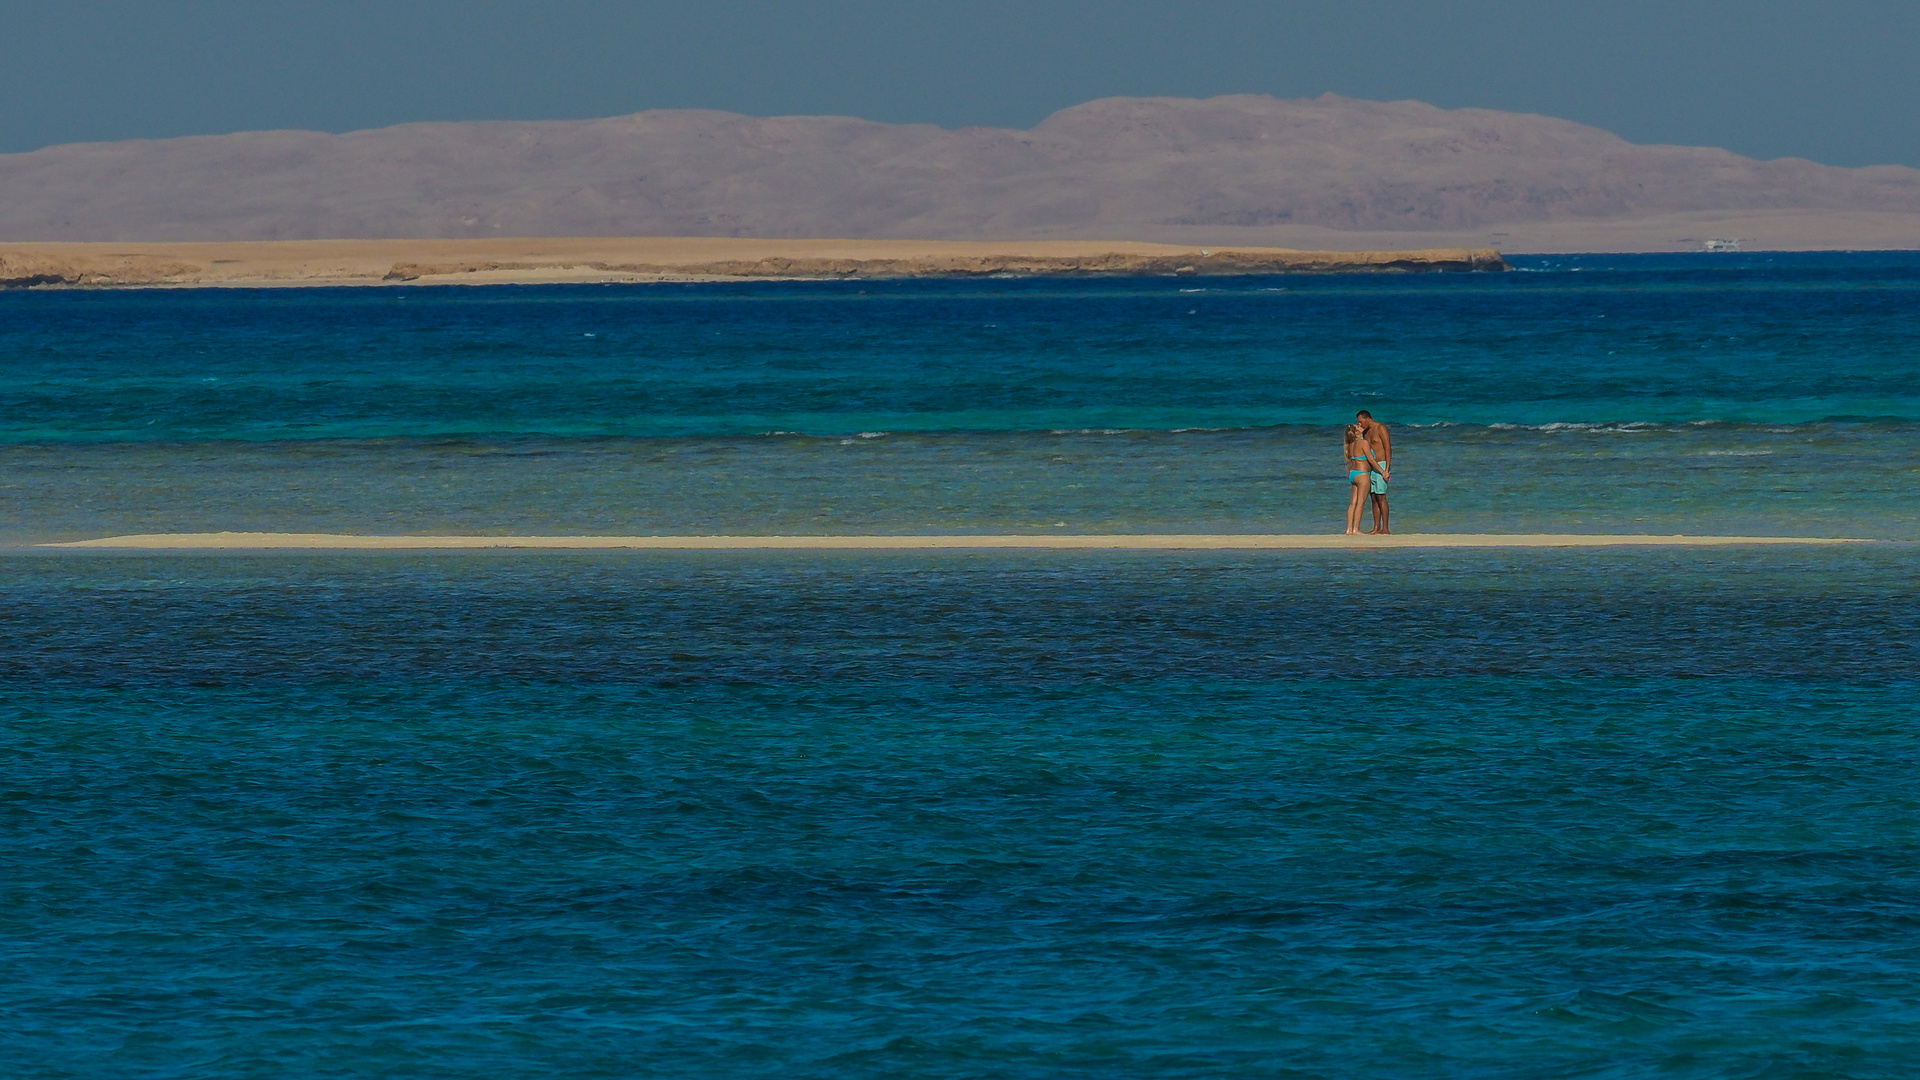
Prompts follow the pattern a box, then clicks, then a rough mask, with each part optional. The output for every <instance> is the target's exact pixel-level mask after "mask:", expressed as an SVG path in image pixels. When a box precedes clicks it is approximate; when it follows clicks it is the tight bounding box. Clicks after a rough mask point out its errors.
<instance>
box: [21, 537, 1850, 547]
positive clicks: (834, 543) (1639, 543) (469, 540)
mask: <svg viewBox="0 0 1920 1080" xmlns="http://www.w3.org/2000/svg"><path fill="white" fill-rule="evenodd" d="M1863 542H1865V541H1863V540H1860V539H1855V538H1845V537H1815V536H1645V535H1607V534H1582V533H1396V534H1394V535H1392V536H1343V535H1339V534H1332V535H1318V534H1299V533H1293V534H1288V533H1230V534H1213V533H1187V534H1131V533H1117V534H1107V535H1092V536H1088V535H1072V534H1036V535H1030V536H1029V535H1019V536H966V535H947V536H354V535H347V534H342V533H250V532H218V533H145V534H140V535H135V536H108V537H103V538H101V539H98V540H78V541H74V542H71V543H65V544H41V545H38V546H40V547H57V548H136V549H141V550H154V551H186V550H204V549H222V550H265V549H286V548H299V549H330V550H383V551H384V550H445V549H465V548H575V549H578V548H599V549H604V548H633V549H642V550H654V551H926V550H939V549H977V548H1070V549H1081V550H1085V549H1099V550H1115V551H1181V550H1217V551H1264V550H1307V549H1325V548H1496V547H1497V548H1536V547H1736V546H1747V545H1757V544H1857V543H1863Z"/></svg>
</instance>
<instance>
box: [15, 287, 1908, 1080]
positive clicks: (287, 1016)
mask: <svg viewBox="0 0 1920 1080" xmlns="http://www.w3.org/2000/svg"><path fill="white" fill-rule="evenodd" d="M1516 261H1517V262H1519V263H1520V264H1521V266H1522V267H1523V270H1524V272H1521V273H1515V274H1508V275H1474V276H1470V277H1431V278H1429V277H1420V278H1401V277H1395V278H1295V277H1289V278H1268V279H1248V280H1234V281H1225V282H1205V283H1202V284H1203V285H1204V288H1205V290H1206V291H1204V292H1183V291H1181V288H1182V287H1186V288H1193V287H1198V286H1195V285H1193V284H1191V283H1185V282H1181V283H1174V284H1168V283H1157V282H1145V283H1143V282H1097V281H1096V282H1066V283H1062V282H1024V281H972V282H944V283H943V282H932V283H930V282H909V283H896V284H875V283H866V284H845V283H836V284H777V283H758V284H753V285H737V286H735V285H720V286H711V285H706V286H666V287H617V288H598V287H596V288H574V287H539V288H481V289H460V288H445V289H427V288H392V289H367V290H280V291H259V292H230V293H229V292H160V291H156V292H98V293H96V292H32V293H13V294H0V440H4V441H3V442H0V541H4V542H6V543H10V544H13V545H15V546H13V547H11V548H6V549H0V927H4V933H0V1074H4V1075H7V1076H21V1077H34V1078H38V1077H96V1076H99V1077H106V1076H111V1077H135V1078H147V1077H151V1078H162V1077H165V1078H174V1077H228V1076H236V1077H251V1076H262V1077H264V1076H276V1077H277V1076H287V1075H303V1076H305V1075H313V1076H341V1077H414V1076H418V1077H462V1078H465V1077H475V1078H479V1077H487V1078H494V1077H505V1076H534V1075H567V1076H621V1077H624V1076H688V1077H692V1076H700V1077H713V1076H721V1077H725V1076H742V1077H756V1076H780V1077H792V1076H821V1077H867V1076H872V1077H879V1076H902V1075H910V1076H929V1077H941V1076H952V1077H962V1076H968V1077H971V1076H1010V1077H1065V1076H1086V1075H1117V1076H1139V1077H1188V1076H1192V1077H1224V1076H1235V1077H1239V1076H1299V1077H1396V1078H1397V1077H1432V1076H1454V1077H1542V1078H1545V1077H1567V1076H1582V1077H1656V1076H1662V1077H1664V1076H1676V1077H1729V1076H1731V1077H1749V1076H1750V1077H1768V1078H1774V1077H1815V1076H1822V1077H1824V1076H1846V1077H1905V1076H1909V1075H1912V1074H1913V1073H1914V1072H1915V1071H1916V1069H1920V991H1917V990H1916V987H1920V945H1916V944H1915V942H1916V941H1917V940H1920V938H1916V934H1915V932H1916V927H1920V869H1917V868H1920V858H1917V856H1920V847H1916V845H1917V844H1920V794H1916V793H1917V792H1920V756H1917V751H1920V746H1916V739H1917V737H1920V736H1917V735H1916V730H1917V729H1916V721H1920V715H1917V714H1920V709H1916V706H1915V705H1914V700H1915V698H1914V693H1915V690H1916V687H1917V686H1920V645H1917V644H1916V642H1920V599H1917V598H1916V596H1915V591H1914V588H1913V585H1912V582H1913V580H1914V578H1915V576H1916V575H1915V565H1914V564H1915V561H1916V560H1915V552H1916V550H1920V549H1917V548H1916V546H1915V545H1914V544H1913V542H1912V541H1914V540H1915V539H1916V538H1920V497H1917V496H1916V488H1915V479H1916V476H1917V475H1920V437H1916V433H1920V364H1917V363H1916V357H1920V350H1917V349H1916V346H1920V256H1913V255H1879V256H1735V257H1678V258H1676V257H1660V258H1655V257H1637V258H1636V257H1621V256H1604V257H1582V258H1578V259H1568V258H1562V257H1556V258H1551V259H1549V258H1538V259H1530V260H1516ZM589 334H591V335H592V336H591V337H589V336H587V335H589ZM1355 407H1366V408H1370V409H1372V410H1373V411H1374V412H1376V413H1377V414H1379V415H1380V416H1381V417H1382V419H1384V420H1386V421H1387V422H1388V423H1389V424H1392V425H1394V427H1395V432H1396V442H1395V446H1396V451H1397V456H1396V462H1395V465H1396V468H1395V473H1396V492H1395V499H1396V501H1395V509H1396V511H1398V513H1396V517H1395V524H1396V527H1397V528H1399V529H1401V530H1403V531H1471V530H1478V529H1498V530H1513V529H1526V530H1532V529H1556V528H1567V529H1578V530H1581V531H1599V532H1605V531H1621V532H1632V531H1662V532H1680V531H1685V532H1711V531H1741V532H1781V533H1807V534H1816V533H1817V534H1835V535H1856V536H1875V537H1885V538H1891V539H1892V540H1893V542H1890V543H1881V544H1876V545H1865V546H1859V547H1846V548H1804V549H1795V548H1760V549H1742V548H1726V549H1699V550H1680V549H1667V550H1661V549H1655V550H1638V551H1635V550H1626V549H1623V550H1616V551H1607V550H1584V551H1553V550H1538V551H1525V550H1522V551H1474V550H1454V551H1447V550H1427V551H1414V550H1403V551H1369V552H1261V553H1248V552H1239V553H1194V552H1189V553H1178V552H1166V553H1112V552H1107V553H1088V552H1079V553H1074V552H1034V553H1025V554H1022V553H998V554H970V553H965V552H946V553H874V554H858V553H758V554H751V553H681V554H671V553H643V552H603V553H584V552H574V553H568V552H544V553H541V552H507V551H495V552H472V553H439V554H436V553H311V554H300V553H286V554H246V555H221V554H208V553H202V554H165V553H152V554H132V553H112V552H99V551H90V552H73V551H50V550H47V549H34V548H31V547H25V546H20V545H23V544H25V543H27V542H30V541H37V540H42V539H66V538H77V537H81V536H89V535H107V534H113V533H124V532H143V531H164V530H173V529H192V530H202V529H220V528H264V529H321V530H329V531H382V532H407V531H440V530H458V531H479V532H513V531H541V532H563V531H588V532H616V531H641V532H678V531H716V530H724V531H768V532H835V531H846V530H862V531H868V530H870V531H892V532H915V531H926V530H940V531H969V530H981V531H999V530H1009V529H1020V530H1029V529H1030V530H1035V531H1039V530H1054V529H1065V530H1068V531H1080V530H1103V531H1104V530H1113V531H1158V530H1161V529H1168V528H1177V529H1181V530H1192V531H1212V530H1236V531H1237V530H1267V529H1272V530H1280V531H1292V530H1299V531H1331V530H1332V529H1333V528H1335V527H1337V524H1338V521H1339V513H1340V510H1341V508H1342V505H1341V504H1342V503H1343V502H1344V492H1343V485H1342V484H1341V482H1340V481H1341V480H1342V479H1343V475H1342V474H1341V473H1340V472H1339V470H1340V469H1341V468H1342V465H1341V462H1340V460H1339V459H1340V454H1339V449H1338V447H1339V442H1338V434H1337V428H1336V425H1337V424H1339V423H1340V422H1342V421H1344V420H1345V419H1346V418H1347V417H1348V416H1349V415H1350V414H1351V412H1352V410H1353V409H1354V408H1355ZM776 432H783V433H786V434H775V433H776Z"/></svg>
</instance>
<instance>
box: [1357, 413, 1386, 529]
mask: <svg viewBox="0 0 1920 1080" xmlns="http://www.w3.org/2000/svg"><path fill="white" fill-rule="evenodd" d="M1374 473H1379V474H1380V478H1381V479H1383V480H1385V479H1390V478H1389V477H1388V476H1387V467H1386V466H1385V465H1382V464H1380V459H1379V458H1377V457H1375V456H1374V454H1373V447H1372V445H1371V444H1369V443H1368V442H1367V433H1366V431H1365V430H1364V429H1363V428H1361V426H1360V425H1359V424H1348V425H1347V486H1348V487H1350V488H1352V489H1353V497H1352V498H1351V499H1350V500H1348V502H1347V535H1348V536H1363V535H1365V534H1364V533H1362V532H1361V531H1360V516H1361V515H1362V514H1364V513H1365V512H1366V509H1367V497H1368V496H1369V495H1371V494H1372V493H1373V474H1374Z"/></svg>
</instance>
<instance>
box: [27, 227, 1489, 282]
mask: <svg viewBox="0 0 1920 1080" xmlns="http://www.w3.org/2000/svg"><path fill="white" fill-rule="evenodd" d="M1507 268H1508V267H1507V263H1506V261H1505V260H1504V259H1502V258H1501V257H1500V253H1499V252H1498V251H1495V250H1493V249H1491V248H1436V249H1431V250H1420V251H1296V250H1293V249H1291V248H1272V247H1233V248H1226V247H1219V248H1214V247H1199V246H1193V245H1183V244H1148V243H1132V242H1108V241H1092V240H1021V241H1008V242H1005V243H1000V242H990V241H961V240H950V241H949V240H751V239H733V238H716V237H576V238H518V239H482V240H263V241H244V242H228V241H221V242H208V243H187V242H181V243H146V242H140V243H93V242H89V243H5V244H0V287H4V286H12V287H15V288H33V287H74V286H92V287H96V288H102V287H106V288H111V287H136V286H137V287H186V286H234V287H259V286H271V285H447V284H471V285H511V284H559V283H597V282H657V281H728V280H739V279H756V278H757V279H786V280H796V279H826V280H834V279H849V278H852V279H868V278H902V277H970V276H988V275H1011V276H1157V275H1166V276H1205V275H1219V274H1258V273H1282V272H1287V273H1310V272H1322V273H1342V272H1346V273H1354V272H1376V273H1378V272H1385V273H1395V272H1418V271H1431V270H1455V271H1459V270H1505V269H1507Z"/></svg>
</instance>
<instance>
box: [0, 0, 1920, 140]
mask: <svg viewBox="0 0 1920 1080" xmlns="http://www.w3.org/2000/svg"><path fill="white" fill-rule="evenodd" d="M1327 92H1332V93H1337V94H1343V95H1346V96H1349V97H1358V98H1369V99H1374V100H1400V99H1406V98H1413V99H1417V100H1420V101H1426V102H1430V103H1432V104H1435V105H1439V106H1442V107H1445V108H1465V107H1475V108H1488V109H1505V110H1511V111H1516V112H1532V113H1544V114H1547V115H1550V116H1559V117H1564V118H1566V119H1569V120H1576V121H1579V122H1581V123H1586V124H1592V125H1595V126H1597V127H1602V128H1605V129H1607V130H1609V131H1613V132H1615V133H1617V134H1619V135H1621V136H1623V137H1625V138H1627V139H1629V140H1632V141H1634V142H1642V143H1684V144H1691V145H1705V146H1720V147H1725V148H1727V149H1730V150H1733V151H1735V152H1737V153H1741V154H1747V155H1750V156H1753V157H1760V158H1775V157H1789V156H1791V157H1805V158H1811V159H1813V160H1815V161H1820V162H1823V163H1826V164H1830V165H1872V164H1902V165H1911V166H1920V108H1916V107H1915V106H1916V103H1920V2H1916V0H1823V2H1819V3H1810V2H1784V0H1740V2H1722V0H1691V2H1690V0H1661V2H1643V0H1604V2H1573V0H1531V2H1510V0H1457V2H1448V0H1428V2H1425V3H1409V2H1399V0H1336V2H1320V0H1311V2H1308V0H1302V2H1289V0H1265V2H1258V0H1181V2H1177V3H1172V2H1162V0H1017V2H1005V0H883V2H874V0H841V2H835V0H780V2H775V0H755V2H743V0H679V2H673V3H668V2H654V0H628V2H610V0H539V2H537V3H536V2H533V0H468V2H453V0H411V2H409V0H379V2H366V0H326V2H324V3H306V2H298V0H278V2H275V0H244V2H238V0H233V2H230V0H219V2H211V0H209V2H169V0H138V2H126V0H96V2H89V0H61V2H60V3H57V4H49V3H40V2H29V0H0V153H18V152H22V151H28V150H34V149H38V148H40V147H43V146H48V145H51V144H55V143H63V142H80V141H99V140H112V139H130V138H167V137H172V136H179V135H198V134H216V133H222V132H230V131H244V130H256V129H263V128H308V129H315V130H321V131H348V130H353V129H356V128H368V127H383V126H386V125H389V124H399V123H407V122H411V121H419V120H536V119H578V118H587V117H597V116H613V115H619V114H623V113H631V112H638V111H641V110H643V109H682V108H703V109H724V110H728V111H732V112H741V113H748V114H751V115H756V116H776V115H787V114H834V115H844V116H860V117H865V118H868V119H871V120H882V121H888V122H893V123H931V124H939V125H941V126H944V127H963V126H967V125H974V124H983V125H992V126H998V127H1031V126H1032V125H1033V124H1035V123H1037V122H1039V121H1040V120H1041V119H1043V118H1045V117H1046V116H1047V115H1048V114H1049V113H1052V112H1054V111H1056V110H1058V109H1062V108H1066V107H1068V106H1071V105H1076V104H1079V103H1081V102H1084V101H1089V100H1092V99H1094V98H1100V97H1111V96H1116V95H1129V96H1132V95H1139V96H1178V97H1210V96H1213V95H1216V94H1246V93H1253V94H1272V95H1275V96H1278V97H1317V96H1319V95H1320V94H1322V93H1327Z"/></svg>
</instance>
